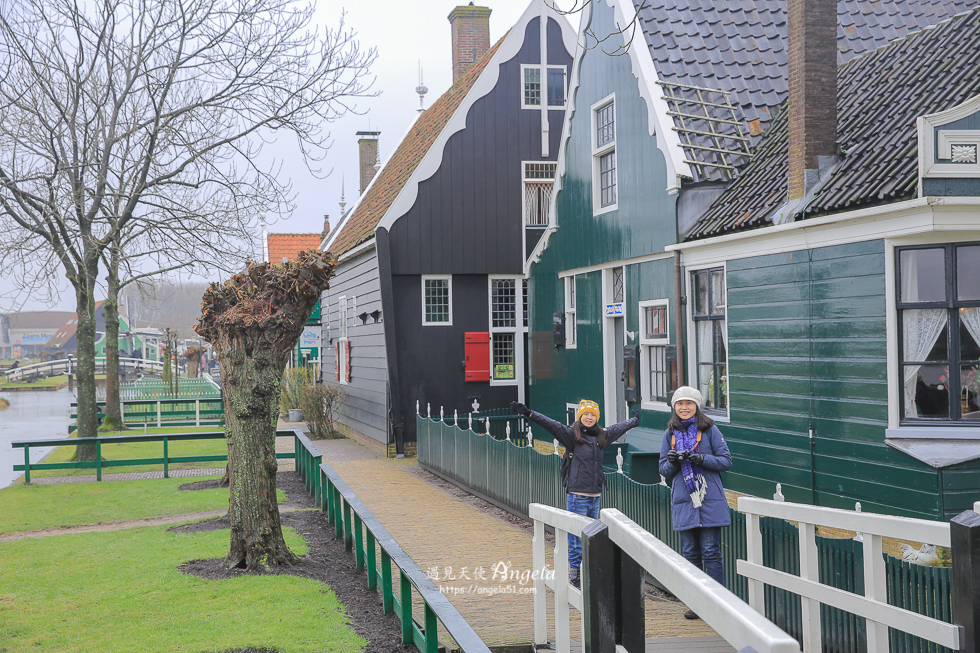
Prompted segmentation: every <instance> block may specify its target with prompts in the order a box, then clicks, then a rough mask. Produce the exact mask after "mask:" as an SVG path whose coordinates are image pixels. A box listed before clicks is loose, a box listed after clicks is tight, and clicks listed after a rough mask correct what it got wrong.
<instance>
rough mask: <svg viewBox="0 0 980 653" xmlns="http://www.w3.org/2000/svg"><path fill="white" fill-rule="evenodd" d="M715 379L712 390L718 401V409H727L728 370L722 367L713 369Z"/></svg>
mask: <svg viewBox="0 0 980 653" xmlns="http://www.w3.org/2000/svg"><path fill="white" fill-rule="evenodd" d="M715 374H716V376H715V378H714V379H712V380H713V381H715V380H717V383H716V384H715V386H716V387H714V388H713V389H712V390H713V391H714V393H715V397H716V399H717V400H718V406H717V407H718V408H728V368H727V367H726V366H724V365H719V366H718V367H716V368H715Z"/></svg>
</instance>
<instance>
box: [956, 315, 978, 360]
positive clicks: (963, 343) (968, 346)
mask: <svg viewBox="0 0 980 653" xmlns="http://www.w3.org/2000/svg"><path fill="white" fill-rule="evenodd" d="M959 315H960V360H961V361H980V307H977V308H961V309H960V310H959ZM971 320H972V322H969V321H971ZM971 327H972V328H973V332H972V333H971V332H970V328H971Z"/></svg>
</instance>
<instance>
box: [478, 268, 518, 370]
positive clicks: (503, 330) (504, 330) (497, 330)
mask: <svg viewBox="0 0 980 653" xmlns="http://www.w3.org/2000/svg"><path fill="white" fill-rule="evenodd" d="M525 279H526V277H524V276H514V275H510V274H490V275H487V326H488V328H489V332H490V385H493V386H505V385H511V386H513V385H516V386H518V387H521V388H523V381H524V334H525V333H527V325H525V324H524V317H523V316H524V304H523V301H524V300H523V287H524V280H525ZM500 280H508V281H513V282H514V304H515V306H514V310H515V312H514V326H512V327H495V326H494V325H493V282H494V281H500ZM508 333H509V334H513V337H514V378H513V379H496V378H494V366H493V339H494V336H495V335H496V334H508Z"/></svg>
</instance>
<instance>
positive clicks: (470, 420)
mask: <svg viewBox="0 0 980 653" xmlns="http://www.w3.org/2000/svg"><path fill="white" fill-rule="evenodd" d="M469 429H470V430H471V431H472V430H473V413H470V419H469Z"/></svg>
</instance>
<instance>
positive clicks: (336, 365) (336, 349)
mask: <svg viewBox="0 0 980 653" xmlns="http://www.w3.org/2000/svg"><path fill="white" fill-rule="evenodd" d="M333 378H334V379H336V380H337V381H340V341H339V340H338V341H337V342H335V343H334V345H333Z"/></svg>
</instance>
